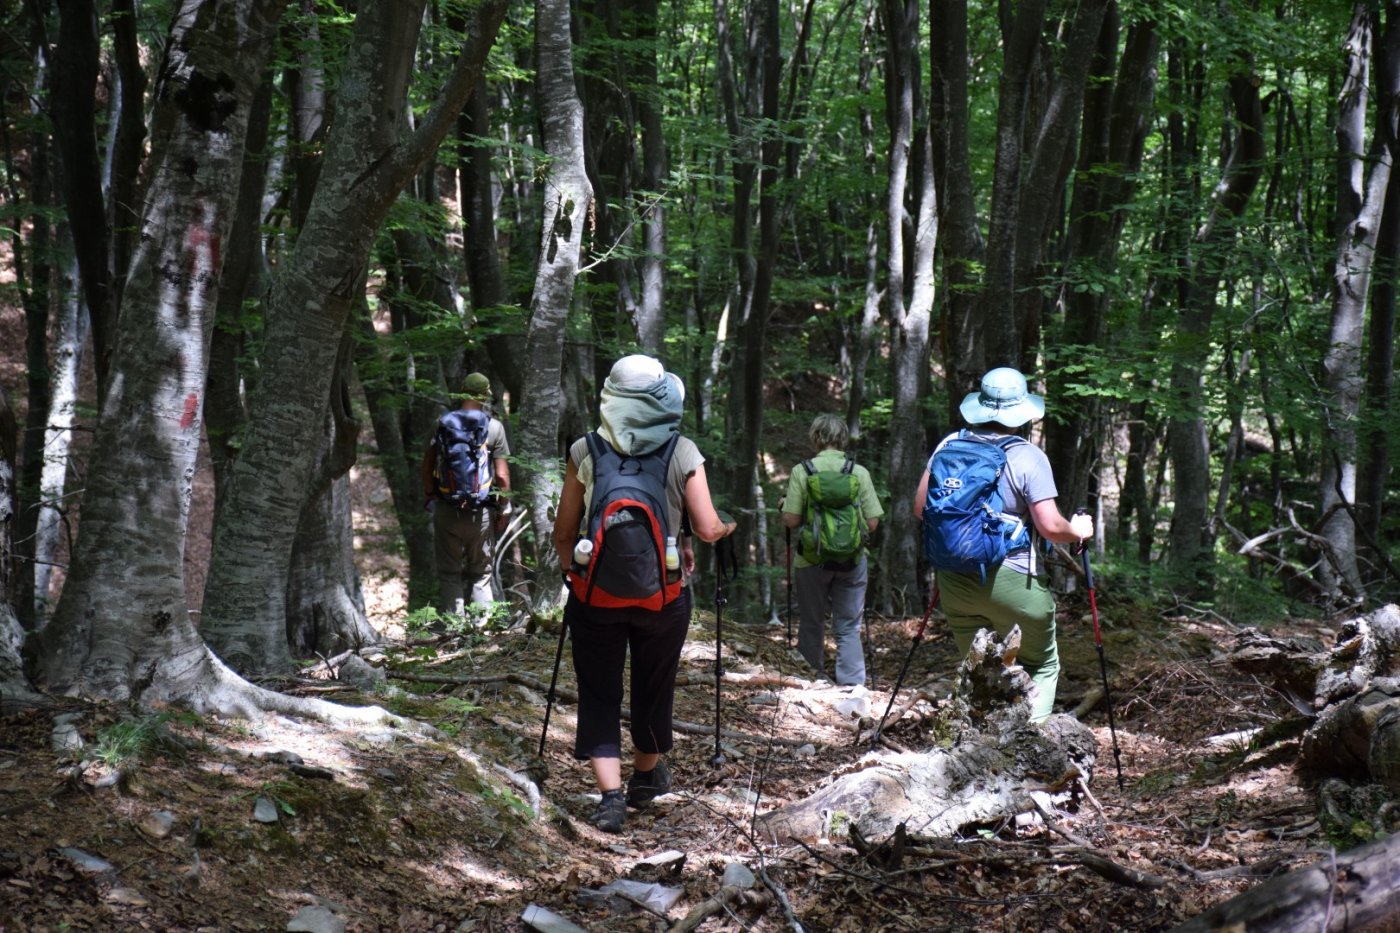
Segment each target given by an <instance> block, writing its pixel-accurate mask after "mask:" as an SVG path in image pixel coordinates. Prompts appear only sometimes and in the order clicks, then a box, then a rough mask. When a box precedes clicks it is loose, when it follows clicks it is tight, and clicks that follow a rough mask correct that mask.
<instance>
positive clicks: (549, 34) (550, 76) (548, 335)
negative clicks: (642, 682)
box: [520, 0, 593, 613]
mask: <svg viewBox="0 0 1400 933" xmlns="http://www.w3.org/2000/svg"><path fill="white" fill-rule="evenodd" d="M535 51H536V61H537V62H538V63H539V70H538V73H537V76H536V82H537V85H538V94H537V97H538V99H539V103H540V108H541V111H542V113H543V119H544V150H545V152H546V153H547V154H548V156H549V164H548V165H549V168H548V173H547V174H546V176H545V179H544V190H545V197H544V213H543V219H544V225H543V231H542V236H541V239H540V254H539V265H538V266H537V267H536V270H535V289H534V296H533V299H532V301H531V304H530V326H529V331H528V334H527V336H526V338H525V363H526V366H525V384H524V398H523V399H522V403H521V406H520V448H521V452H522V454H523V456H524V457H525V458H526V459H527V461H528V462H529V463H530V464H531V467H532V468H531V469H530V470H529V482H528V485H527V489H526V493H525V495H526V497H527V499H528V502H529V505H530V509H531V514H530V522H531V524H532V525H533V526H534V531H535V566H536V568H537V571H538V577H539V581H540V582H541V583H544V581H547V580H552V579H557V578H556V577H555V573H557V571H558V566H559V559H558V556H557V555H556V554H555V553H554V547H553V545H552V544H551V542H552V540H553V527H554V511H553V510H554V507H555V505H556V504H557V503H558V501H559V491H560V490H561V489H562V488H563V480H564V477H563V465H562V464H563V459H562V455H563V453H564V451H563V450H562V442H563V440H564V438H562V437H560V424H561V416H562V413H563V404H564V395H563V389H562V388H561V386H560V373H561V372H562V371H563V365H564V325H565V323H566V321H567V320H568V316H569V306H570V304H571V303H572V301H573V295H574V283H575V280H576V279H577V278H578V273H579V258H580V255H581V253H582V245H583V238H584V234H585V233H586V232H587V230H588V216H589V205H590V204H591V203H592V200H593V188H592V185H591V183H590V182H589V180H588V172H587V170H586V168H585V164H584V145H583V103H582V102H581V101H580V100H579V97H578V92H577V90H576V88H575V85H574V66H573V42H572V40H571V38H570V17H569V4H568V2H567V0H536V2H535ZM561 596H562V591H561V589H560V588H559V587H555V586H544V585H540V586H536V587H535V589H534V600H535V602H534V605H533V606H532V611H534V612H535V613H540V612H545V611H548V610H550V609H552V608H553V607H555V606H557V605H558V604H559V602H560V599H561Z"/></svg>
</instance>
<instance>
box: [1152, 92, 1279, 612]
mask: <svg viewBox="0 0 1400 933" xmlns="http://www.w3.org/2000/svg"><path fill="white" fill-rule="evenodd" d="M1230 98H1231V102H1232V104H1233V110H1234V114H1235V125H1234V128H1233V129H1234V144H1233V146H1232V148H1231V151H1230V155H1229V159H1228V161H1227V163H1226V165H1225V171H1224V177H1223V178H1222V179H1221V181H1220V184H1219V186H1218V188H1217V191H1216V199H1215V203H1214V204H1213V205H1212V208H1211V212H1210V216H1209V217H1207V218H1206V220H1205V222H1204V223H1203V224H1202V225H1201V227H1200V229H1199V230H1198V231H1197V233H1196V236H1195V237H1194V239H1193V241H1192V244H1191V249H1192V256H1191V259H1190V261H1189V263H1188V266H1187V268H1186V269H1184V270H1183V275H1184V280H1183V282H1182V283H1181V294H1182V295H1183V298H1182V302H1181V309H1180V315H1179V318H1178V322H1177V328H1176V331H1177V336H1176V341H1177V346H1176V347H1175V348H1174V352H1173V355H1172V366H1171V377H1170V384H1171V392H1172V395H1173V397H1174V402H1175V405H1176V411H1177V412H1178V414H1176V415H1175V416H1174V417H1173V418H1172V420H1171V423H1170V425H1169V427H1168V429H1167V443H1168V446H1169V448H1170V451H1171V464H1172V479H1173V485H1174V492H1175V500H1176V505H1175V508H1174V509H1173V512H1172V525H1171V544H1170V555H1169V559H1170V564H1171V566H1172V568H1173V569H1174V570H1175V571H1177V572H1178V573H1181V574H1183V575H1185V576H1186V577H1188V578H1189V579H1190V580H1191V582H1192V585H1196V586H1206V585H1208V582H1209V579H1210V576H1211V567H1210V565H1211V543H1210V542H1208V541H1207V540H1206V538H1207V535H1206V533H1205V529H1206V528H1207V524H1208V520H1209V518H1210V508H1209V506H1210V492H1211V486H1210V447H1209V443H1208V441H1207V437H1206V424H1205V414H1204V404H1205V389H1204V385H1203V384H1202V381H1201V380H1202V375H1203V373H1204V370H1205V363H1206V359H1207V355H1208V352H1209V340H1208V336H1209V333H1210V325H1211V318H1212V316H1213V313H1214V310H1215V303H1216V292H1217V290H1218V289H1219V286H1220V280H1221V278H1222V276H1223V275H1224V268H1225V260H1226V257H1227V254H1228V252H1229V250H1230V248H1231V247H1232V246H1233V244H1234V242H1235V221H1236V220H1238V219H1239V217H1240V216H1241V215H1242V214H1243V213H1244V209H1245V207H1246V206H1248V204H1249V200H1250V198H1251V197H1252V196H1253V194H1254V189H1255V188H1256V187H1257V186H1258V184H1259V179H1260V177H1261V176H1262V174H1263V166H1264V161H1263V160H1264V136H1263V123H1264V113H1263V107H1262V105H1261V103H1260V99H1259V85H1258V82H1257V81H1256V80H1255V78H1254V76H1253V75H1252V74H1248V73H1237V74H1235V75H1234V76H1233V77H1231V79H1230Z"/></svg>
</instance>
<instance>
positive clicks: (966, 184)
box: [929, 0, 987, 424]
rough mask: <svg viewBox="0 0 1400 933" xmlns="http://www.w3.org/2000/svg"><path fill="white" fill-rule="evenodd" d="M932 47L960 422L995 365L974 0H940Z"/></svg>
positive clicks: (933, 7) (949, 370)
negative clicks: (983, 283)
mask: <svg viewBox="0 0 1400 933" xmlns="http://www.w3.org/2000/svg"><path fill="white" fill-rule="evenodd" d="M929 9H930V26H929V32H930V43H929V44H930V49H931V58H932V79H931V80H932V82H933V93H932V95H931V102H932V107H931V111H930V116H931V125H932V127H933V131H934V134H935V136H934V184H935V187H936V189H937V190H938V192H939V201H940V204H941V210H940V220H939V229H940V231H941V235H940V240H941V245H942V247H943V277H944V294H945V295H946V296H947V297H946V298H945V300H944V308H945V309H946V310H945V318H946V321H945V324H944V327H943V332H944V334H945V335H946V336H945V339H946V343H945V344H944V346H943V369H944V373H945V378H946V381H947V384H948V412H947V413H948V420H947V423H950V424H958V423H960V422H961V416H960V415H959V414H958V403H959V402H960V401H962V398H963V395H964V394H966V393H968V392H971V391H974V390H976V388H977V386H978V384H979V383H980V382H981V379H982V374H983V373H984V372H985V371H986V369H987V365H986V363H987V356H986V353H985V347H984V345H983V321H982V318H981V316H980V315H979V314H978V312H977V307H978V287H979V282H980V277H979V275H978V272H977V270H978V268H979V267H980V266H981V264H982V262H983V261H984V259H985V254H986V243H985V242H984V241H983V239H982V230H981V226H980V224H979V222H978V217H977V199H976V195H975V193H974V191H973V184H972V162H971V158H970V157H969V155H968V149H969V144H968V129H969V127H970V125H971V120H972V115H971V108H970V106H969V103H968V68H967V56H968V47H967V43H968V37H967V0H932V2H931V4H930V7H929Z"/></svg>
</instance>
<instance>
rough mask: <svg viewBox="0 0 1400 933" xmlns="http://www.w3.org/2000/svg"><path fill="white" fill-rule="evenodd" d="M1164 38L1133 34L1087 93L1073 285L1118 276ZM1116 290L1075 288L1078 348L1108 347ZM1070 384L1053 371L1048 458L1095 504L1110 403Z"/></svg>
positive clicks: (1103, 37) (1069, 308) (1107, 23)
mask: <svg viewBox="0 0 1400 933" xmlns="http://www.w3.org/2000/svg"><path fill="white" fill-rule="evenodd" d="M1118 40H1119V31H1118V11H1117V8H1116V6H1114V7H1111V8H1110V11H1109V14H1108V15H1107V16H1106V17H1105V19H1104V22H1103V27H1102V29H1101V31H1100V36H1099V47H1098V52H1097V55H1096V56H1095V58H1096V61H1097V62H1098V65H1097V66H1096V68H1095V74H1096V76H1098V77H1099V78H1100V79H1103V78H1106V77H1107V76H1108V74H1109V73H1110V68H1111V67H1112V64H1113V57H1114V56H1115V55H1117V54H1118ZM1157 48H1158V40H1157V33H1156V30H1155V28H1154V27H1153V24H1151V23H1139V24H1136V25H1134V26H1133V27H1131V28H1130V29H1129V30H1128V36H1127V38H1126V40H1125V41H1124V44H1123V53H1122V58H1121V60H1120V61H1119V65H1118V69H1117V74H1116V77H1115V79H1114V80H1113V81H1112V82H1111V83H1108V82H1106V81H1102V80H1095V81H1094V82H1092V83H1091V84H1090V87H1089V89H1088V90H1087V91H1086V100H1085V114H1084V123H1083V133H1082V140H1081V142H1080V153H1079V170H1078V172H1077V174H1076V180H1075V184H1074V196H1073V200H1072V201H1071V204H1070V219H1069V223H1070V229H1069V256H1068V258H1067V260H1066V269H1067V271H1068V273H1069V275H1070V278H1071V281H1073V282H1076V283H1077V282H1080V281H1084V280H1087V279H1096V278H1097V277H1100V276H1108V275H1110V274H1111V272H1112V270H1113V268H1114V266H1115V264H1116V262H1117V257H1118V250H1119V244H1120V243H1121V241H1122V232H1123V226H1124V223H1125V221H1126V217H1127V208H1128V205H1129V203H1130V202H1131V200H1132V195H1133V192H1134V190H1135V189H1136V187H1137V183H1136V181H1135V179H1136V177H1137V175H1138V171H1139V170H1140V168H1141V166H1142V154H1143V143H1144V139H1145V138H1146V135H1147V129H1148V119H1147V114H1148V110H1149V108H1150V106H1151V103H1152V98H1153V92H1154V87H1155V75H1156V61H1157ZM1109 292H1110V290H1109V289H1103V290H1095V289H1092V288H1088V289H1083V290H1080V289H1076V288H1071V289H1068V290H1067V292H1066V293H1065V294H1064V296H1063V300H1064V308H1065V330H1064V342H1065V343H1067V344H1069V345H1070V346H1072V347H1074V346H1093V347H1099V346H1103V343H1104V338H1105V336H1106V334H1105V323H1104V322H1105V317H1106V313H1107V310H1108V304H1109ZM1069 381H1070V380H1069V379H1068V378H1067V377H1065V376H1063V375H1061V374H1059V373H1053V372H1052V374H1051V375H1050V377H1049V380H1048V389H1049V395H1050V397H1051V398H1052V399H1054V404H1055V411H1056V414H1057V415H1058V416H1059V417H1057V418H1054V419H1050V420H1048V421H1047V422H1046V424H1045V453H1046V456H1047V457H1049V459H1050V465H1051V468H1052V470H1053V471H1054V474H1055V479H1056V483H1057V485H1058V487H1059V491H1060V498H1061V500H1062V501H1064V502H1069V503H1075V504H1078V503H1088V502H1089V501H1090V496H1089V493H1090V486H1091V483H1092V479H1091V474H1090V469H1091V466H1092V464H1093V462H1094V459H1095V456H1096V453H1097V451H1098V450H1099V449H1100V446H1101V444H1102V442H1103V440H1104V438H1103V431H1104V427H1105V419H1104V415H1103V405H1102V403H1101V402H1099V401H1097V400H1096V399H1094V398H1088V399H1085V398H1081V397H1078V396H1076V395H1074V394H1072V393H1070V392H1068V391H1066V390H1067V388H1068V382H1069Z"/></svg>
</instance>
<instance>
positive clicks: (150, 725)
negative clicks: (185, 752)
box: [92, 712, 199, 770]
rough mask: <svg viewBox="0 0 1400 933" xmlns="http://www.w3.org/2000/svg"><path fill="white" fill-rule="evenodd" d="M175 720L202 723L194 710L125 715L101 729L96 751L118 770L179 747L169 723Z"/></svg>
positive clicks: (95, 747)
mask: <svg viewBox="0 0 1400 933" xmlns="http://www.w3.org/2000/svg"><path fill="white" fill-rule="evenodd" d="M172 721H176V722H183V723H186V724H190V723H198V722H199V717H197V716H195V715H194V714H193V713H171V712H165V713H156V714H154V715H151V716H141V717H139V718H132V719H123V720H120V721H119V722H114V723H112V724H111V725H110V726H105V727H103V728H101V729H99V730H97V740H96V742H94V743H93V749H92V753H93V755H94V756H95V757H96V758H97V760H98V761H100V762H102V763H103V764H105V765H106V766H107V767H109V768H112V769H114V770H116V769H119V768H122V767H124V766H126V765H129V764H132V763H135V762H139V761H144V760H145V759H147V758H149V757H151V756H152V755H154V754H155V753H156V752H157V751H159V750H162V749H178V748H179V747H180V746H179V745H178V744H176V743H175V742H173V741H172V740H171V738H170V732H169V730H168V729H167V728H166V724H167V723H170V722H172Z"/></svg>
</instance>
